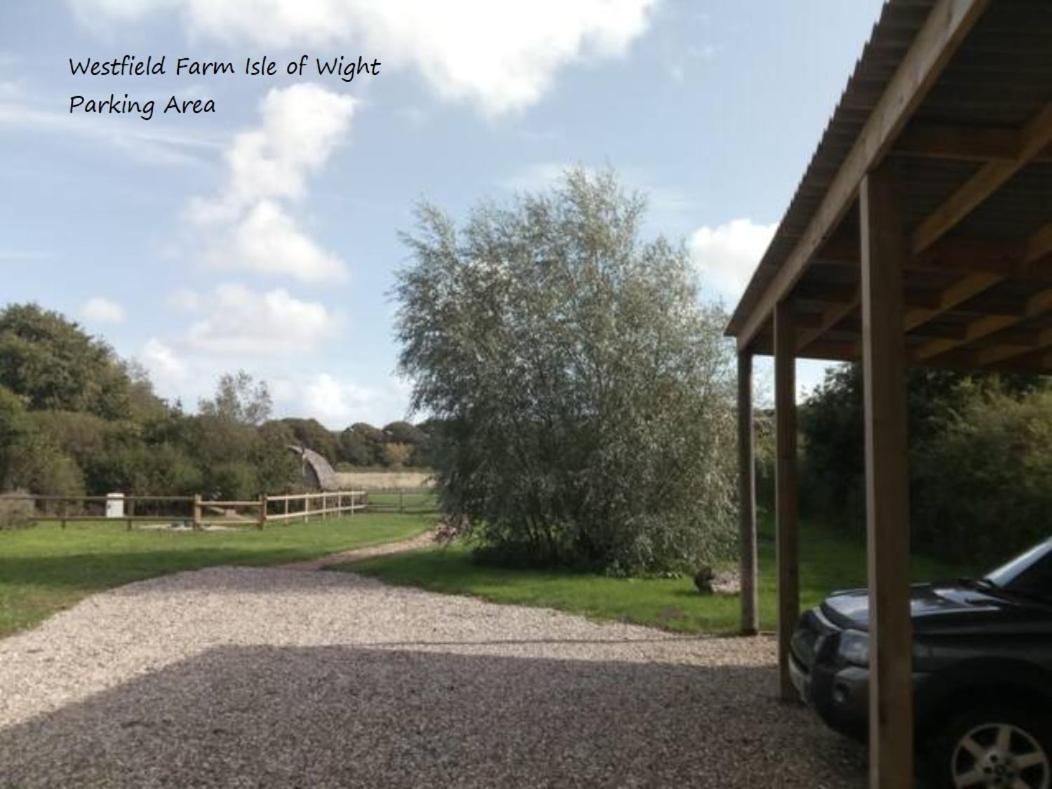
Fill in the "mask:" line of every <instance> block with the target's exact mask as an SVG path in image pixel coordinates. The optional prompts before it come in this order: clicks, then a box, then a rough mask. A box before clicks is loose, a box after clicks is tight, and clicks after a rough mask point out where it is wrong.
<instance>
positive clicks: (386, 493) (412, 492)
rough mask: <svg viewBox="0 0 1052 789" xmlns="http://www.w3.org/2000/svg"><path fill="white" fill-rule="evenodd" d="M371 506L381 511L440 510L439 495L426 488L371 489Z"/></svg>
mask: <svg viewBox="0 0 1052 789" xmlns="http://www.w3.org/2000/svg"><path fill="white" fill-rule="evenodd" d="M369 508H370V509H371V510H374V511H380V512H387V511H389V512H438V496H436V495H435V492H434V491H433V490H428V489H426V488H406V489H403V490H377V491H370V492H369Z"/></svg>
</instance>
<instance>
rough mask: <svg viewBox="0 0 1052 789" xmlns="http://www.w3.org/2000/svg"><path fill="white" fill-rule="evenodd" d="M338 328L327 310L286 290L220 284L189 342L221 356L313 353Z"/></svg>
mask: <svg viewBox="0 0 1052 789" xmlns="http://www.w3.org/2000/svg"><path fill="white" fill-rule="evenodd" d="M204 302H205V300H204V299H202V304H204ZM336 326H337V319H336V317H335V316H334V315H333V314H332V313H331V312H330V311H329V310H328V309H326V307H325V305H323V304H320V303H318V302H313V301H300V300H299V299H296V298H294V297H292V296H290V295H289V294H288V292H287V291H285V290H283V289H281V288H278V289H276V290H271V291H268V292H266V293H262V292H257V291H254V290H250V289H249V288H246V287H244V286H242V285H220V286H219V287H218V288H216V290H215V293H214V294H213V295H212V296H211V297H209V298H208V299H207V314H205V315H204V317H202V318H201V320H199V321H196V322H195V323H193V324H192V325H191V326H190V328H189V330H188V331H187V333H186V336H185V338H184V340H183V342H184V343H185V344H186V345H187V346H188V347H189V348H191V349H193V350H195V351H202V352H207V353H216V354H261V355H270V354H283V353H309V352H311V351H314V350H316V349H317V348H318V346H319V345H320V344H321V342H322V341H323V340H325V339H326V338H328V337H329V336H331V335H332V334H333V332H334V331H335V329H336Z"/></svg>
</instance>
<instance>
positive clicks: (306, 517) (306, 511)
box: [303, 493, 313, 523]
mask: <svg viewBox="0 0 1052 789" xmlns="http://www.w3.org/2000/svg"><path fill="white" fill-rule="evenodd" d="M312 495H313V494H311V493H304V494H303V522H304V523H310V499H311V496H312Z"/></svg>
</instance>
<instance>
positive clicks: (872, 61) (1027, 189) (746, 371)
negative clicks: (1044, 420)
mask: <svg viewBox="0 0 1052 789" xmlns="http://www.w3.org/2000/svg"><path fill="white" fill-rule="evenodd" d="M727 333H728V334H729V335H731V336H733V337H735V338H737V344H738V353H739V419H740V425H739V436H740V438H741V441H740V447H741V452H740V455H741V458H740V460H741V487H742V491H741V492H742V519H741V525H742V574H743V584H742V586H743V590H744V591H743V595H742V630H743V631H744V632H755V631H756V629H757V625H758V622H757V614H756V598H755V594H756V591H755V590H756V584H755V573H756V536H755V529H756V524H755V503H754V492H753V491H754V487H755V481H754V471H753V448H752V403H751V389H752V385H751V378H752V356H753V355H755V354H768V355H770V354H773V355H774V358H775V406H776V433H777V439H776V440H777V453H776V455H777V461H776V469H777V475H776V476H777V481H776V507H775V509H776V523H777V556H778V561H777V563H778V589H779V604H778V647H779V649H778V654H779V662H780V669H781V690H782V694H783V696H784V697H785V698H787V699H788V698H794V697H795V691H794V689H793V687H792V685H791V683H790V680H789V676H788V668H787V667H788V647H789V636H790V635H791V633H792V629H793V627H794V626H795V623H796V620H797V617H798V614H799V595H798V579H797V524H796V416H795V409H796V404H795V398H796V392H795V380H794V377H795V376H794V363H795V360H796V359H797V358H813V359H827V360H843V361H857V360H861V361H862V363H863V371H864V379H865V434H866V459H865V460H866V506H867V534H868V542H867V546H868V547H867V553H868V576H869V598H870V607H871V613H870V622H871V634H870V640H871V647H870V676H871V682H870V713H869V714H870V727H869V729H870V740H869V749H870V785H871V786H874V787H887V788H889V789H890V788H892V787H894V788H895V789H901V787H906V786H910V785H911V784H912V767H913V733H912V698H911V695H912V694H911V654H910V651H911V650H910V642H911V630H910V618H909V520H908V509H909V507H908V469H907V462H906V458H907V452H906V448H907V440H906V396H905V395H906V393H905V379H904V376H905V371H906V369H907V367H908V366H910V365H916V366H931V367H944V368H953V369H960V370H1002V371H1027V372H1037V373H1049V372H1052V1H1050V0H889V2H887V3H886V5H885V6H884V8H883V11H882V13H881V17H880V20H879V21H878V23H877V25H876V26H875V28H874V30H873V33H872V36H871V39H870V41H869V43H868V44H867V45H866V47H865V50H864V51H863V53H862V57H861V58H860V59H859V62H858V64H857V66H856V69H855V72H854V74H853V75H852V77H851V79H850V80H849V82H848V85H847V88H846V89H845V91H844V94H843V96H842V98H841V100H840V103H839V105H838V106H837V109H836V111H835V113H834V115H833V118H832V119H831V121H830V122H829V125H828V126H827V128H826V130H825V132H824V134H823V136H822V139H821V141H820V143H819V145H818V148H817V150H816V152H815V154H814V156H813V158H812V160H811V163H810V165H809V166H808V168H807V171H806V173H805V175H804V177H803V180H802V181H801V183H800V185H799V187H798V188H797V191H796V194H795V196H794V197H793V199H792V202H791V203H790V205H789V208H788V210H787V212H786V214H785V217H784V218H783V219H782V222H781V224H780V225H779V227H778V230H777V232H776V234H775V237H774V239H773V241H772V242H771V245H770V247H769V248H768V249H767V251H766V253H765V255H764V257H763V259H762V260H761V262H760V264H759V266H758V268H757V270H756V272H755V273H754V275H753V278H752V281H751V282H750V283H749V286H748V288H747V289H746V291H745V294H744V295H743V297H742V299H741V301H740V303H739V304H738V306H737V308H736V309H735V311H734V314H733V317H732V319H731V321H730V324H729V326H728V330H727Z"/></svg>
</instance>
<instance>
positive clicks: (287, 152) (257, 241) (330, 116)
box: [186, 83, 355, 282]
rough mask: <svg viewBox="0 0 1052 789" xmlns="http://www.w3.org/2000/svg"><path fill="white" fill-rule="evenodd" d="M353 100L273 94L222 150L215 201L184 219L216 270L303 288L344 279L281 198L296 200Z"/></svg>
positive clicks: (286, 91) (315, 92)
mask: <svg viewBox="0 0 1052 789" xmlns="http://www.w3.org/2000/svg"><path fill="white" fill-rule="evenodd" d="M354 108H355V100H354V99H352V98H351V97H350V96H343V95H340V94H338V93H333V92H331V91H328V90H326V89H324V88H322V87H319V86H317V85H313V84H309V83H303V84H298V85H292V86H290V87H288V88H274V89H272V90H270V91H269V92H268V93H267V95H266V96H265V97H264V98H263V101H262V104H261V106H260V114H261V116H262V122H261V125H260V126H259V128H256V129H252V130H250V131H246V132H242V133H241V134H238V135H237V136H236V137H235V138H234V140H233V142H232V143H231V144H230V147H229V148H228V150H227V151H226V157H225V158H226V182H225V184H224V186H223V188H222V189H221V191H220V192H219V194H218V195H216V196H214V197H211V198H197V199H195V200H192V201H191V203H190V205H189V207H188V209H187V212H186V217H187V220H188V222H189V223H190V224H191V225H192V226H193V227H194V228H195V230H196V231H197V233H198V234H201V235H203V237H204V241H205V250H204V256H205V258H206V260H208V261H209V262H210V263H212V264H213V265H215V266H217V267H226V268H236V269H244V270H248V271H256V272H261V273H265V274H272V275H287V276H291V277H295V278H296V279H299V280H302V281H304V282H332V281H341V280H343V279H346V276H347V272H346V268H345V267H344V264H343V263H342V262H341V261H340V260H339V259H338V258H337V257H336V256H335V255H333V254H331V253H329V252H327V251H325V250H324V249H322V248H321V247H320V246H319V245H318V244H317V243H315V242H314V241H313V240H312V239H311V238H309V237H308V236H307V235H306V234H305V233H304V232H303V230H302V229H301V228H300V227H299V224H298V223H297V222H296V220H295V219H294V218H293V217H292V216H291V215H290V214H289V212H288V210H287V208H286V206H284V205H282V204H281V203H280V202H278V201H281V200H284V201H287V202H292V201H296V200H300V199H302V198H303V197H304V195H305V192H306V179H307V177H308V176H309V175H311V174H312V173H314V172H316V171H317V170H319V169H320V168H321V167H322V166H323V165H324V164H325V163H326V161H328V159H329V157H330V156H331V155H332V153H333V151H334V150H335V149H336V147H337V146H338V145H339V143H340V142H341V141H342V140H343V138H344V137H345V136H346V133H347V131H348V129H349V128H350V122H351V116H352V114H353V112H354Z"/></svg>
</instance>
